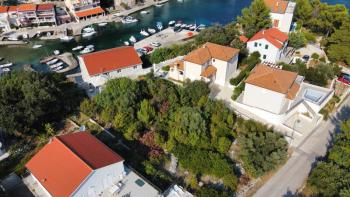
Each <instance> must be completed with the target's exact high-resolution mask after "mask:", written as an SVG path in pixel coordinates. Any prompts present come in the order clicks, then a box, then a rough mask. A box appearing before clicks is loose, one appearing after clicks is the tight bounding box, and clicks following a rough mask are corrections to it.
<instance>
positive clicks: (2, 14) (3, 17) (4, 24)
mask: <svg viewBox="0 0 350 197" xmlns="http://www.w3.org/2000/svg"><path fill="white" fill-rule="evenodd" d="M8 9H9V7H8V6H0V31H2V32H4V31H10V30H11V27H10V22H9V16H8V13H7V11H8Z"/></svg>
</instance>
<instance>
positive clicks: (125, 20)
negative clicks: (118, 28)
mask: <svg viewBox="0 0 350 197" xmlns="http://www.w3.org/2000/svg"><path fill="white" fill-rule="evenodd" d="M137 21H139V20H137V19H136V18H134V17H132V16H127V17H124V18H122V23H124V24H129V23H136V22H137Z"/></svg>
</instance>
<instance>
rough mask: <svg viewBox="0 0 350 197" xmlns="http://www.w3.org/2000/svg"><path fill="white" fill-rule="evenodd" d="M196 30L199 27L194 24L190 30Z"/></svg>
mask: <svg viewBox="0 0 350 197" xmlns="http://www.w3.org/2000/svg"><path fill="white" fill-rule="evenodd" d="M196 28H197V25H196V24H194V25H192V26H191V27H190V28H189V30H191V31H194V30H195V29H196Z"/></svg>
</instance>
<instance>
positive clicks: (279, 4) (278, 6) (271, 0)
mask: <svg viewBox="0 0 350 197" xmlns="http://www.w3.org/2000/svg"><path fill="white" fill-rule="evenodd" d="M264 2H265V4H266V6H267V7H268V8H269V9H270V11H271V12H273V13H280V14H284V13H285V12H286V8H287V6H288V1H285V0H264Z"/></svg>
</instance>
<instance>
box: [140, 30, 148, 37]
mask: <svg viewBox="0 0 350 197" xmlns="http://www.w3.org/2000/svg"><path fill="white" fill-rule="evenodd" d="M140 34H141V35H143V36H149V33H147V32H146V31H145V30H143V29H142V30H141V31H140Z"/></svg>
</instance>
